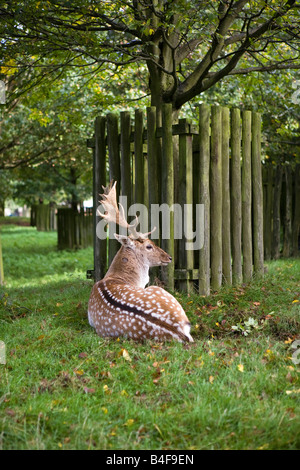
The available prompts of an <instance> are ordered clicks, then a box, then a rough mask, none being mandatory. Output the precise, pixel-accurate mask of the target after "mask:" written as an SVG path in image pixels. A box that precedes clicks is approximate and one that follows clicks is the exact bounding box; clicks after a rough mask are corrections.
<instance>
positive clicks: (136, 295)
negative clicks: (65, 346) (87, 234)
mask: <svg viewBox="0 0 300 470" xmlns="http://www.w3.org/2000/svg"><path fill="white" fill-rule="evenodd" d="M103 189H104V194H102V195H101V196H102V201H100V202H101V204H102V207H103V208H104V210H105V212H104V214H101V213H100V215H101V216H102V217H103V218H104V219H106V220H107V222H114V223H117V224H118V225H120V226H121V227H125V228H126V229H128V232H129V234H130V235H129V236H124V235H118V234H115V238H116V239H117V240H118V241H119V242H120V243H121V245H122V246H121V248H120V249H119V251H118V252H117V254H116V255H115V257H114V259H113V261H112V263H111V266H110V268H109V269H108V271H107V273H106V275H105V277H104V278H103V279H102V280H101V281H98V282H96V283H95V285H94V286H93V289H92V292H91V296H90V299H89V305H88V319H89V323H90V325H91V326H92V327H93V328H95V330H96V332H97V334H98V335H99V336H102V337H115V338H116V337H127V338H132V339H133V340H136V341H142V340H144V339H152V340H157V341H165V340H172V339H175V340H177V341H180V342H192V341H193V338H192V337H191V335H190V323H189V321H188V318H187V316H186V314H185V312H184V310H183V309H182V307H181V305H180V304H179V303H178V302H177V300H176V299H175V298H174V297H173V296H172V295H171V294H169V293H168V292H167V291H165V290H164V289H162V288H161V287H158V286H150V287H147V288H145V286H146V284H147V283H148V282H149V268H150V267H152V266H166V265H167V264H168V263H170V262H171V260H172V258H171V257H170V256H169V255H168V254H167V253H166V252H165V251H163V250H162V249H161V248H159V247H157V246H156V245H155V244H154V243H153V242H152V241H151V240H149V238H148V237H147V235H149V233H151V232H149V233H144V234H143V233H139V232H137V231H136V227H137V224H138V219H136V222H135V224H132V225H129V224H128V223H127V221H126V219H125V217H124V210H123V208H122V206H121V205H120V209H121V211H119V208H118V205H117V199H116V182H115V183H114V185H112V183H110V185H109V186H108V187H106V188H103Z"/></svg>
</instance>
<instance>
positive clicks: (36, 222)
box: [30, 204, 57, 232]
mask: <svg viewBox="0 0 300 470" xmlns="http://www.w3.org/2000/svg"><path fill="white" fill-rule="evenodd" d="M30 225H31V226H32V227H36V229H37V230H38V231H42V232H48V231H50V230H56V228H57V227H56V207H55V206H52V205H50V204H33V205H32V206H31V212H30Z"/></svg>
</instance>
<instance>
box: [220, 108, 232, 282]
mask: <svg viewBox="0 0 300 470" xmlns="http://www.w3.org/2000/svg"><path fill="white" fill-rule="evenodd" d="M229 139H230V113H229V108H223V109H222V200H223V206H222V267H223V268H222V270H223V279H224V282H225V283H226V284H231V282H232V271H231V236H230V176H229V175H230V172H229V168H230V166H229Z"/></svg>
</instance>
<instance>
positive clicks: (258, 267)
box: [252, 113, 264, 275]
mask: <svg viewBox="0 0 300 470" xmlns="http://www.w3.org/2000/svg"><path fill="white" fill-rule="evenodd" d="M261 172H262V168H261V116H260V114H259V113H252V176H253V179H252V191H253V260H254V272H255V273H256V274H259V275H262V274H263V272H264V234H263V227H264V226H263V190H262V174H261Z"/></svg>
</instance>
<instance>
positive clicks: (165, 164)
mask: <svg viewBox="0 0 300 470" xmlns="http://www.w3.org/2000/svg"><path fill="white" fill-rule="evenodd" d="M172 137H173V136H172V104H171V103H164V104H163V106H162V202H163V203H165V204H167V205H168V207H169V209H170V208H171V207H172V205H173V204H174V162H173V138H172ZM162 248H163V249H164V250H165V251H166V252H167V253H168V254H169V255H170V256H172V263H169V265H168V266H166V267H163V268H162V277H163V280H164V282H165V283H166V285H167V286H168V288H169V289H171V290H172V289H173V288H174V212H173V211H170V236H169V238H168V239H163V240H162Z"/></svg>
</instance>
